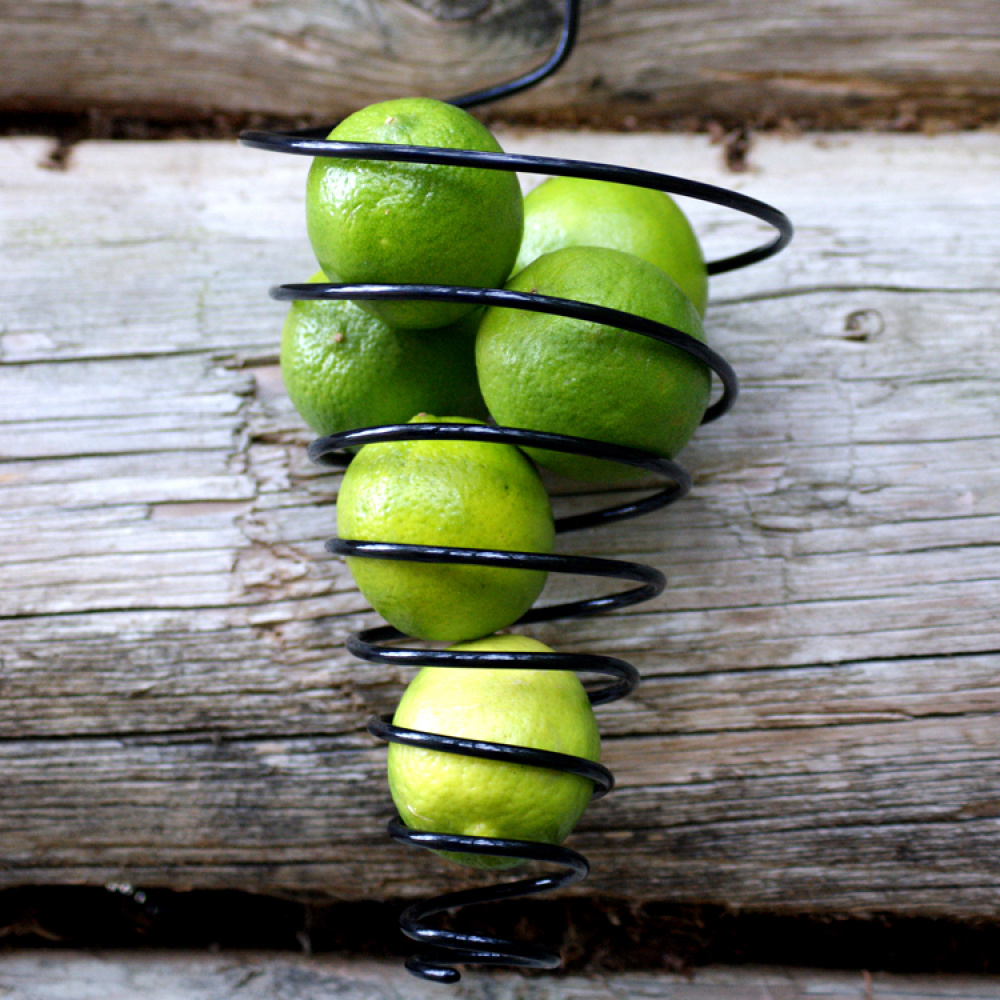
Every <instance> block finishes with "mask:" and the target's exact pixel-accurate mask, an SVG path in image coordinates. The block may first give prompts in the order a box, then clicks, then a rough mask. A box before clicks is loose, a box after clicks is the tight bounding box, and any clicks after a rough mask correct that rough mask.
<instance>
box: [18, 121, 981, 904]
mask: <svg viewBox="0 0 1000 1000" xmlns="http://www.w3.org/2000/svg"><path fill="white" fill-rule="evenodd" d="M502 140H503V142H504V144H505V146H506V147H507V148H511V149H520V150H524V151H528V152H530V151H539V152H546V153H550V154H556V155H570V156H578V157H581V158H589V159H599V160H600V159H607V160H615V161H619V162H625V163H630V164H633V165H636V166H644V167H652V168H659V169H669V170H671V171H674V172H676V173H680V174H685V175H688V176H695V177H701V178H704V179H706V180H715V181H719V182H722V183H724V184H727V185H728V186H732V187H737V188H739V189H741V190H744V191H746V192H747V193H751V194H754V195H757V196H759V197H764V198H769V199H771V200H773V201H775V202H776V203H777V204H779V205H780V206H781V207H782V208H785V209H786V210H787V211H788V212H789V213H790V214H791V215H792V217H793V218H794V219H795V221H796V223H797V225H798V236H797V239H796V242H795V243H794V244H793V248H792V249H791V250H790V251H789V252H788V253H786V254H784V255H782V256H780V257H779V258H777V259H775V260H774V261H770V262H768V263H766V264H764V265H762V266H760V267H759V268H756V269H751V270H749V271H747V272H744V273H737V274H733V275H726V276H722V277H720V278H718V279H716V280H714V281H713V287H712V292H713V304H712V305H711V307H710V311H709V314H708V324H709V336H710V339H711V340H712V342H713V343H714V344H715V345H717V346H718V347H719V348H720V349H721V350H722V351H723V353H725V354H726V355H727V356H728V357H729V358H730V360H731V361H732V362H733V363H734V365H735V366H736V368H737V370H738V371H739V372H740V373H741V376H742V378H743V384H744V389H743V393H742V395H741V397H740V400H739V402H738V404H737V407H736V410H735V411H734V413H732V414H731V415H729V416H728V417H727V418H726V419H725V420H723V421H720V422H719V423H717V424H715V425H711V426H707V427H705V428H703V429H702V431H701V432H699V434H698V436H697V438H696V440H695V442H694V443H693V444H692V445H691V446H689V448H688V449H686V451H685V453H684V455H683V456H682V459H683V461H684V463H685V464H686V465H687V466H688V467H689V468H691V469H692V471H693V472H694V475H695V480H696V485H695V489H694V491H693V492H692V494H691V496H690V497H688V498H687V499H685V501H684V502H683V503H680V504H678V505H677V506H675V507H673V508H671V509H670V510H669V511H667V512H664V513H662V514H659V515H655V516H653V517H650V518H646V519H643V520H641V521H636V522H629V523H627V524H621V525H615V526H613V527H608V528H605V529H600V530H593V531H589V532H584V533H580V534H579V535H577V536H574V537H571V538H566V539H565V540H563V541H561V543H560V546H561V548H562V550H564V551H573V552H581V553H589V554H594V555H610V556H614V555H618V556H621V557H624V558H638V559H645V560H648V561H650V562H652V563H654V564H656V565H657V566H659V567H660V568H662V569H663V570H664V571H665V572H666V573H667V575H668V578H669V588H668V590H667V592H666V593H665V594H664V595H663V597H662V598H660V599H659V600H658V601H657V602H655V603H653V604H649V605H644V606H642V607H641V608H637V609H633V610H632V611H630V612H627V613H620V614H615V615H611V616H605V617H603V618H601V619H594V620H592V621H589V622H588V621H580V622H574V623H554V624H551V625H546V626H537V627H535V628H534V629H532V630H531V631H532V632H533V633H534V634H536V635H538V636H539V637H540V638H542V639H543V640H544V641H547V642H549V643H550V644H552V645H555V646H557V647H558V648H563V649H577V650H581V651H587V652H599V651H607V652H611V653H621V654H623V655H625V656H627V657H628V658H630V659H631V660H633V662H635V664H636V665H637V666H638V667H639V669H640V670H641V671H642V673H643V677H644V683H643V685H642V687H641V688H640V689H639V691H638V692H637V693H636V695H634V696H633V697H632V698H630V699H628V700H626V701H623V702H620V703H617V704H615V705H611V706H607V707H606V708H604V709H602V710H601V722H602V729H603V732H604V733H605V736H606V758H607V760H608V762H609V763H610V764H611V766H612V767H613V769H614V770H615V771H616V774H617V776H618V781H619V788H618V790H617V791H616V792H615V793H614V794H613V795H612V796H610V797H609V798H608V799H606V800H604V801H602V802H600V803H596V804H595V805H594V807H593V808H592V809H591V810H589V811H588V812H587V814H585V817H584V820H583V821H582V823H581V825H580V828H579V831H578V833H577V834H576V835H574V840H573V843H574V844H575V845H576V846H579V847H581V849H583V850H584V851H585V852H586V853H587V854H588V856H589V857H590V858H591V860H592V862H593V865H594V871H593V874H592V876H591V878H590V879H589V880H588V881H587V882H586V883H584V884H583V885H582V886H581V887H580V889H579V890H577V891H579V892H603V893H607V894H620V893H627V894H628V895H630V896H632V897H634V898H637V899H665V900H668V899H669V900H691V901H699V902H712V903H722V904H728V905H738V906H743V907H754V906H756V907H764V906H767V907H773V908H778V909H785V910H793V911H799V912H802V911H810V910H838V911H843V912H853V913H861V912H870V911H872V910H890V911H894V912H899V913H926V914H939V915H940V914H949V915H964V916H973V915H984V914H993V913H995V911H996V906H997V903H998V900H1000V880H998V878H997V871H996V865H995V858H996V856H997V849H998V847H1000V828H998V825H997V815H998V807H997V802H998V801H1000V764H998V761H997V757H996V740H997V735H998V732H1000V730H998V721H997V718H998V708H1000V681H998V677H1000V673H998V671H997V667H998V666H1000V625H998V623H997V620H996V615H995V610H994V609H995V607H996V605H997V601H998V598H1000V572H998V570H1000V563H998V560H997V548H998V545H997V529H998V526H1000V473H998V471H997V470H998V469H1000V433H998V432H1000V404H998V401H997V400H998V395H997V373H996V365H995V357H996V350H997V328H996V322H995V316H996V307H997V303H998V293H997V290H996V282H995V278H996V266H997V254H996V235H995V234H996V231H997V225H998V222H1000V191H998V189H997V186H996V184H995V177H996V176H997V169H998V167H1000V140H998V137H997V136H996V135H993V134H988V133H981V134H977V135H963V136H951V137H947V138H946V139H937V140H929V139H926V138H919V137H912V136H910V137H906V136H896V137H885V136H851V137H847V136H833V137H822V138H812V137H806V138H801V139H797V140H781V139H777V138H772V139H768V140H765V141H761V142H760V143H759V144H758V145H757V146H756V147H755V148H754V149H753V150H752V152H751V165H752V167H753V169H752V170H751V172H749V173H746V174H739V175H732V174H727V173H725V172H724V170H723V168H722V166H721V162H720V156H719V151H718V149H717V148H715V147H713V146H711V145H710V144H709V142H708V141H707V140H706V139H704V138H697V137H687V138H683V137H677V136H674V137H668V136H646V135H633V136H615V137H609V136H598V135H593V134H586V133H574V134H545V133H531V132H516V131H510V132H507V133H504V134H503V135H502ZM44 157H45V145H44V143H42V142H40V141H37V140H17V141H7V142H4V143H2V144H0V158H2V169H0V185H2V191H3V197H2V198H0V246H2V248H3V253H4V258H5V262H9V266H6V267H5V268H4V269H3V271H2V273H0V299H2V300H3V301H4V302H5V304H6V305H5V314H4V317H3V328H2V337H0V563H2V565H3V566H4V571H3V574H2V575H0V649H2V651H3V652H2V657H0V685H2V691H3V697H2V698H0V737H2V739H0V756H2V757H3V772H4V774H5V776H6V777H7V781H6V784H5V786H4V789H3V793H2V794H3V804H4V808H3V809H2V810H0V884H3V885H22V884H30V883H32V882H39V883H58V882H88V883H98V884H99V883H103V882H119V881H124V882H130V883H132V884H138V885H150V886H152V885H170V886H175V887H232V886H240V887H243V888H250V889H257V890H261V891H282V890H288V889H293V888H294V889H308V890H321V891H327V892H330V893H332V894H333V895H337V896H339V897H341V898H377V897H381V896H387V895H401V896H417V895H423V894H425V893H427V892H432V891H436V890H437V889H438V888H445V887H448V886H455V885H458V884H460V883H461V884H464V883H465V882H466V881H467V879H468V876H467V875H466V874H465V873H464V872H461V871H459V870H457V869H449V868H445V867H443V866H442V864H441V863H440V862H438V861H437V860H436V859H434V858H432V857H430V856H422V855H419V854H418V853H417V852H413V851H406V850H404V849H402V848H399V847H396V846H393V845H391V844H389V843H385V845H384V847H383V848H381V849H380V850H378V851H377V852H373V851H372V849H371V844H372V842H373V841H375V842H378V841H381V839H382V834H381V828H382V825H383V823H384V821H385V820H386V819H387V818H388V816H389V813H390V805H389V799H388V795H387V791H386V788H385V783H384V773H383V767H384V763H383V762H384V749H382V748H379V747H374V746H373V745H372V743H371V741H370V739H369V738H368V737H367V736H366V735H365V733H364V731H363V725H364V722H365V720H366V718H367V716H368V715H369V714H371V713H372V712H384V711H390V710H391V709H392V707H393V706H394V704H395V702H396V700H397V698H398V696H399V693H400V691H401V690H402V687H403V685H404V684H405V681H406V679H407V678H406V675H405V674H404V673H403V672H400V671H397V670H393V669H384V668H373V667H370V666H362V665H361V664H359V663H358V662H357V661H355V660H353V658H351V657H350V656H348V655H347V654H346V653H345V651H344V648H343V643H344V640H345V638H346V636H347V635H348V634H349V633H350V632H351V631H352V630H355V629H357V628H359V627H361V626H362V625H363V624H366V623H370V622H371V621H372V620H373V618H372V616H371V614H370V613H369V612H368V611H367V610H366V606H365V603H364V601H363V599H362V598H361V597H360V595H358V593H357V592H356V590H355V589H354V587H353V584H352V582H351V580H350V577H349V574H347V572H346V571H345V569H344V567H343V566H342V564H341V563H340V562H339V561H337V560H335V559H333V558H331V557H330V556H328V555H327V554H326V553H325V552H324V551H323V548H322V542H323V539H324V538H326V537H327V536H329V535H330V534H331V533H332V530H333V520H334V511H333V501H334V499H335V496H336V489H337V482H338V477H337V475H336V474H331V473H328V472H323V471H320V470H319V469H317V468H316V467H313V466H311V465H310V464H309V462H308V461H307V459H306V457H305V444H306V442H307V440H308V433H307V432H306V431H305V429H304V428H303V427H302V425H301V422H300V421H299V419H298V417H297V416H296V415H295V413H294V411H293V410H292V409H291V407H290V405H289V403H288V401H287V398H286V397H285V396H284V393H283V392H282V390H281V384H280V374H279V373H278V371H277V368H276V365H275V360H276V353H277V338H278V332H279V329H280V324H281V319H282V314H283V309H282V308H281V307H279V306H277V305H276V304H275V303H273V302H270V301H269V300H268V299H267V297H266V294H265V292H266V288H267V287H268V286H269V285H270V284H273V283H275V282H277V281H281V280H298V279H301V278H303V277H305V276H306V275H307V274H308V273H310V271H311V270H312V263H311V260H310V253H309V249H308V244H307V242H306V240H305V233H304V223H303V221H302V206H301V199H302V189H303V181H304V171H305V167H304V164H303V163H302V162H301V161H299V160H296V159H293V158H282V157H276V156H270V157H269V156H266V155H264V154H260V153H257V152H254V151H249V150H243V149H240V148H238V147H236V146H235V145H233V144H220V143H206V144H198V143H168V144H128V143H123V144H115V143H87V144H84V145H82V146H80V147H78V148H77V149H76V150H75V151H74V153H73V155H72V157H71V159H70V161H69V166H68V169H67V170H66V171H64V172H54V171H51V170H44V169H41V168H40V167H38V164H39V163H40V162H41V161H42V160H44ZM959 176H960V177H961V178H962V183H961V184H960V185H959V184H956V183H954V178H955V177H959ZM531 181H532V179H531V178H526V183H531ZM817 192H819V195H818V194H817ZM691 212H692V215H693V216H694V217H695V218H696V220H697V221H698V223H699V226H700V228H701V229H702V231H703V232H704V234H705V242H706V244H707V246H708V248H709V250H710V252H711V253H713V254H722V253H726V252H729V251H730V250H732V249H736V248H738V247H743V246H745V245H746V244H747V242H748V241H752V240H753V239H754V238H755V236H756V235H757V230H756V228H755V227H753V226H748V225H746V224H744V223H742V222H740V221H738V220H733V219H731V218H729V217H728V216H726V215H725V214H724V213H721V212H717V211H715V210H710V209H703V208H700V207H698V206H691ZM945 254H946V256H944V255H945ZM549 484H550V486H551V487H552V488H553V491H554V493H556V494H557V503H558V504H559V505H560V506H561V507H562V508H563V509H565V510H567V511H570V510H578V509H583V508H585V507H586V506H588V505H590V504H594V503H597V502H600V501H601V500H602V499H603V498H602V497H600V496H595V495H592V494H588V493H587V492H581V491H579V490H578V489H576V488H575V487H573V486H571V485H570V484H567V483H564V482H558V481H556V480H554V479H550V480H549ZM626 492H627V491H619V493H621V494H622V495H624V494H625V493H626ZM591 587H592V585H591V584H588V583H586V582H582V581H577V580H572V579H567V580H553V581H552V583H551V584H550V587H549V588H548V591H547V593H546V595H545V598H544V599H545V600H556V599H559V598H561V597H565V596H567V595H569V594H579V593H589V592H593V591H592V589H589V588H591ZM956 845H958V846H957V847H956Z"/></svg>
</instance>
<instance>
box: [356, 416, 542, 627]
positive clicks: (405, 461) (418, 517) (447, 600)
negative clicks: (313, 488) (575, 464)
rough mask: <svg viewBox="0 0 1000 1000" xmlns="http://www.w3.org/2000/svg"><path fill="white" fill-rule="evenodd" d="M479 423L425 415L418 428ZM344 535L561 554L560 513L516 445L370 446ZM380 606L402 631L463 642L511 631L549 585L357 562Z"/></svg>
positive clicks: (489, 571) (359, 578) (492, 573)
mask: <svg viewBox="0 0 1000 1000" xmlns="http://www.w3.org/2000/svg"><path fill="white" fill-rule="evenodd" d="M427 421H447V422H449V423H467V424H472V423H478V422H479V421H475V420H469V419H462V418H456V417H432V416H429V415H427V414H420V415H418V416H417V417H415V418H414V419H413V420H412V421H410V422H411V423H421V422H427ZM337 531H338V534H339V535H340V537H341V538H347V539H353V540H357V541H379V542H404V543H409V544H415V545H444V546H453V547H458V548H472V549H506V550H512V551H515V552H541V553H548V552H551V551H552V546H553V542H554V540H555V531H554V527H553V520H552V506H551V504H550V502H549V497H548V494H547V493H546V492H545V487H544V486H543V485H542V481H541V479H540V478H539V475H538V472H537V471H536V469H535V467H534V466H533V465H532V464H531V462H530V461H529V460H528V458H526V457H525V455H524V454H523V452H521V451H520V450H519V449H517V448H515V447H514V446H513V445H509V444H502V443H498V442H480V441H438V440H422V441H393V442H379V443H374V444H368V445H365V446H364V447H363V448H361V450H360V451H359V452H358V454H357V455H356V456H355V458H354V459H353V460H352V462H351V464H350V465H349V466H348V468H347V471H346V472H345V473H344V479H343V484H342V486H341V489H340V496H339V497H338V500H337ZM347 564H348V566H349V567H350V569H351V572H352V573H353V575H354V579H355V581H356V582H357V584H358V587H359V588H360V590H361V592H362V594H364V596H365V597H366V598H367V599H368V601H369V602H370V603H371V605H372V607H373V608H374V609H375V610H376V611H377V612H378V613H379V614H380V615H381V616H382V617H383V618H384V619H385V620H386V621H387V622H389V624H390V625H394V626H395V627H396V628H398V629H399V630H400V631H401V632H404V633H406V634H407V635H410V636H415V637H417V638H421V639H436V640H441V641H444V642H460V641H462V640H465V639H476V638H479V637H480V636H484V635H488V634H489V633H491V632H495V631H496V630H497V629H500V628H505V627H506V626H507V625H510V624H512V623H513V622H514V621H516V620H517V619H518V618H520V617H521V615H522V614H524V612H525V611H527V610H528V608H530V607H531V605H532V604H533V603H534V601H535V599H536V598H537V597H538V595H539V594H540V593H541V591H542V588H543V587H544V585H545V578H546V574H545V573H544V572H543V571H540V570H522V569H512V568H502V567H495V566H469V565H467V566H461V565H446V564H442V563H417V562H404V561H398V560H387V559H366V558H362V557H358V556H353V557H348V559H347Z"/></svg>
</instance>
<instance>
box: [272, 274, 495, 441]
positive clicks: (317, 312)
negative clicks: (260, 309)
mask: <svg viewBox="0 0 1000 1000" xmlns="http://www.w3.org/2000/svg"><path fill="white" fill-rule="evenodd" d="M326 280H327V279H326V275H324V274H323V272H322V271H319V272H317V273H316V274H314V275H313V276H312V277H311V278H310V279H309V281H310V282H326ZM477 322H478V317H477V315H476V314H472V315H470V316H467V317H463V318H462V319H460V320H459V321H458V322H457V323H453V324H452V325H451V326H448V327H445V328H443V329H439V330H398V329H396V328H394V327H391V326H387V325H386V324H385V323H383V322H382V321H381V320H380V319H378V318H377V317H375V316H372V315H371V314H370V313H367V312H365V311H364V310H363V309H359V308H358V307H357V305H355V304H354V303H353V302H348V301H336V300H321V299H303V300H301V301H299V302H294V303H293V304H292V306H291V308H290V309H289V311H288V316H287V317H286V319H285V325H284V328H283V329H282V333H281V375H282V378H283V379H284V382H285V388H286V389H287V391H288V396H289V398H290V399H291V401H292V404H293V405H294V406H295V409H296V410H298V412H299V415H300V416H301V417H302V419H303V420H304V421H305V422H306V423H307V424H308V425H309V426H310V427H311V428H312V429H313V430H314V431H316V433H317V434H337V433H339V432H340V431H346V430H353V429H354V428H357V427H371V426H374V425H377V424H396V423H399V424H402V423H406V421H407V420H409V419H410V418H411V417H413V416H415V415H416V414H418V413H422V412H434V413H453V414H455V415H456V416H463V417H475V418H477V419H485V417H486V415H487V413H486V405H485V403H484V402H483V397H482V394H481V393H480V391H479V383H478V382H477V381H476V359H475V339H476V326H477Z"/></svg>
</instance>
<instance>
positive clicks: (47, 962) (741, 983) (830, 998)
mask: <svg viewBox="0 0 1000 1000" xmlns="http://www.w3.org/2000/svg"><path fill="white" fill-rule="evenodd" d="M0 989H2V990H3V991H4V992H3V996H4V998H5V1000H149V998H153V1000H229V998H239V1000H314V998H316V997H322V996H329V997H338V998H342V1000H400V998H403V997H405V998H407V1000H436V998H438V997H440V996H441V995H442V988H441V986H440V985H438V984H434V983H425V982H422V981H421V980H418V979H415V978H413V977H412V976H411V975H410V974H409V973H407V972H405V971H404V970H403V967H402V965H401V964H400V963H393V962H373V961H362V960H356V959H355V960H352V959H342V958H332V957H329V956H319V957H316V958H312V959H304V958H297V957H294V956H291V957H290V956H287V955H267V954H263V955H262V954H253V955H251V954H241V953H225V954H220V955H197V954H196V955H190V954H184V953H181V954H174V955H169V954H167V955H164V954H162V953H161V954H156V955H153V954H147V955H143V954H142V953H138V954H135V953H133V954H126V953H122V954H115V953H109V954H105V955H100V956H97V955H79V954H73V953H70V952H59V951H55V952H46V953H37V952H36V953H30V952H24V953H16V952H15V953H13V954H11V955H6V956H3V955H0ZM449 989H450V992H449V994H448V995H449V996H454V997H457V998H460V1000H621V998H623V997H631V998H635V1000H751V998H753V1000H757V998H760V1000H998V998H1000V981H998V980H997V979H996V978H995V977H985V976H978V977H977V976H893V975H884V974H880V973H874V974H870V973H867V972H827V971H816V970H811V969H779V968H753V967H749V968H727V967H723V966H719V967H710V968H706V969H699V970H697V971H696V972H695V973H694V975H693V976H680V975H671V974H667V973H652V972H645V973H634V972H633V973H609V974H606V975H595V976H565V977H563V976H543V977H533V978H526V977H525V976H522V975H518V974H517V973H504V972H486V971H482V970H479V969H476V970H474V971H471V972H469V973H468V974H467V975H466V976H465V977H463V979H462V981H461V983H459V984H458V985H457V986H454V987H450V988H449Z"/></svg>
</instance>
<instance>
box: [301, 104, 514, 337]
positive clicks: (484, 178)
mask: <svg viewBox="0 0 1000 1000" xmlns="http://www.w3.org/2000/svg"><path fill="white" fill-rule="evenodd" d="M329 138H331V139H336V140H340V141H344V142H372V143H387V144H391V145H414V146H434V147H443V148H447V149H471V150H480V151H485V152H492V153H499V152H502V149H501V148H500V145H499V143H497V141H496V139H494V138H493V136H492V135H491V134H490V132H489V130H488V129H487V128H486V127H485V126H483V125H482V124H480V122H478V121H476V119H475V118H473V117H472V116H471V115H470V114H469V113H468V112H466V111H463V110H462V109H461V108H456V107H454V106H453V105H451V104H445V103H443V102H441V101H434V100H431V99H429V98H424V97H410V98H403V99H400V100H395V101H385V102H383V103H381V104H372V105H369V106H368V107H366V108H362V109H361V110H360V111H356V112H355V113H354V114H352V115H350V116H349V117H348V118H345V119H344V120H343V121H342V122H341V123H340V124H339V125H338V126H337V127H336V128H335V129H334V130H333V131H332V132H331V133H330V135H329ZM523 213H524V202H523V198H522V196H521V188H520V185H519V183H518V180H517V177H516V175H515V174H514V173H512V172H508V171H503V170H485V169H479V168H475V167H452V166H444V165H441V164H424V163H396V162H390V161H380V160H348V159H343V158H334V157H317V158H316V159H315V160H314V161H313V163H312V166H311V168H310V170H309V177H308V181H307V184H306V224H307V228H308V232H309V239H310V241H311V243H312V247H313V251H314V253H315V254H316V258H317V260H318V261H319V263H320V266H321V267H322V269H323V270H324V271H325V272H326V273H327V274H328V275H330V277H331V278H332V279H333V280H336V281H342V282H352V283H353V282H378V283H383V282H385V283H390V282H392V283H394V282H402V283H406V284H437V285H468V286H473V287H491V286H499V285H502V284H503V282H504V281H506V279H507V277H508V276H509V274H510V272H511V269H512V268H513V266H514V261H515V259H516V257H517V250H518V247H519V246H520V243H521V232H522V227H523ZM362 307H363V308H364V309H366V310H368V311H370V312H372V313H373V314H374V315H376V316H379V317H380V318H381V319H383V320H384V321H385V322H386V323H389V324H390V325H392V326H397V327H404V328H428V327H440V326H444V325H446V324H448V323H452V322H454V321H455V320H457V319H458V318H459V317H460V316H461V315H462V314H463V313H466V312H469V311H470V309H471V308H472V307H470V306H468V305H466V304H459V303H447V302H417V301H408V302H407V301H387V300H383V301H373V302H365V303H362Z"/></svg>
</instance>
